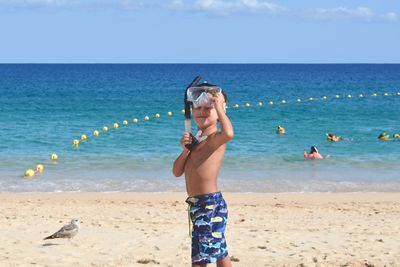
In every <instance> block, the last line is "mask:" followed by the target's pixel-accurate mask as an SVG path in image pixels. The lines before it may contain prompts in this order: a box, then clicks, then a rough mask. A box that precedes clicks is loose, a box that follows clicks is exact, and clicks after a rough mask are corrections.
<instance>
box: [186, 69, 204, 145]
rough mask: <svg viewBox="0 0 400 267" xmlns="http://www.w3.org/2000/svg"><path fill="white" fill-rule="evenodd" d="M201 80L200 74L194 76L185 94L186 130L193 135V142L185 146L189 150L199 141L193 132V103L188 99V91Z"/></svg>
mask: <svg viewBox="0 0 400 267" xmlns="http://www.w3.org/2000/svg"><path fill="white" fill-rule="evenodd" d="M200 80H201V77H200V76H196V77H195V78H194V80H193V81H192V82H191V83H190V84H189V86H188V87H186V90H185V96H184V98H183V99H184V102H185V132H188V133H189V134H190V136H191V137H192V143H190V144H186V145H185V147H186V148H187V149H189V150H191V149H192V148H193V146H195V145H196V144H197V143H198V141H197V139H196V138H195V137H194V135H193V134H192V120H191V116H190V107H191V105H192V104H191V103H190V102H189V101H187V91H188V89H189V88H190V87H193V86H195V85H197V84H198V83H199V82H200Z"/></svg>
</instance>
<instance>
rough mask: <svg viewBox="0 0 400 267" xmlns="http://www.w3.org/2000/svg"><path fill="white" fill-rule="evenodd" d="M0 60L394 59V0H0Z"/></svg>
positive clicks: (399, 22) (399, 20)
mask: <svg viewBox="0 0 400 267" xmlns="http://www.w3.org/2000/svg"><path fill="white" fill-rule="evenodd" d="M0 38H1V39H0V63H400V1H399V0H384V1H382V0H364V1H361V0H352V1H349V0H324V1H316V0H302V1H299V0H265V1H264V0H97V1H95V0H13V1H11V0H0Z"/></svg>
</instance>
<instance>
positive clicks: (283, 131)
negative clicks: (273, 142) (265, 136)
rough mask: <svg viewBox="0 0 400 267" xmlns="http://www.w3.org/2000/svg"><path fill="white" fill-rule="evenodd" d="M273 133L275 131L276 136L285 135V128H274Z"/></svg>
mask: <svg viewBox="0 0 400 267" xmlns="http://www.w3.org/2000/svg"><path fill="white" fill-rule="evenodd" d="M275 131H276V133H277V134H285V133H286V130H285V128H283V127H282V126H280V125H278V126H276V130H275Z"/></svg>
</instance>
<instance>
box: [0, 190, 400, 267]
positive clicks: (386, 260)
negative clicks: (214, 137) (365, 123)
mask: <svg viewBox="0 0 400 267" xmlns="http://www.w3.org/2000/svg"><path fill="white" fill-rule="evenodd" d="M224 195H225V198H226V200H227V202H228V206H229V221H228V228H227V233H226V236H227V242H228V249H229V252H230V256H233V260H234V262H233V263H234V266H244V267H248V266H250V267H256V266H385V265H386V266H400V193H304V194H302V193H284V194H274V193H271V194H258V193H257V194H256V193H249V194H246V193H225V194H224ZM185 198H186V196H185V194H184V193H2V194H0V214H1V216H0V233H1V234H0V266H1V267H3V266H69V267H70V266H73V267H77V266H190V239H189V237H188V225H187V211H186V204H185V203H184V200H185ZM72 218H78V219H79V220H80V221H81V229H80V232H79V233H78V235H77V236H76V237H75V238H74V239H72V240H71V241H69V240H59V239H55V240H50V241H49V240H46V241H44V240H42V239H43V238H44V237H45V236H48V235H50V234H52V233H53V232H55V231H57V230H58V229H59V228H60V227H61V226H63V225H64V224H67V223H69V221H70V220H71V219H72Z"/></svg>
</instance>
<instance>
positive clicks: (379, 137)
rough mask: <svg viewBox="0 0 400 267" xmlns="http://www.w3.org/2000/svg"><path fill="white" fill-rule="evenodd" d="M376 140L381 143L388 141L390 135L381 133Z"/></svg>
mask: <svg viewBox="0 0 400 267" xmlns="http://www.w3.org/2000/svg"><path fill="white" fill-rule="evenodd" d="M378 139H379V140H382V141H386V140H390V135H389V134H388V133H381V134H380V135H379V136H378Z"/></svg>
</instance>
